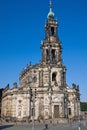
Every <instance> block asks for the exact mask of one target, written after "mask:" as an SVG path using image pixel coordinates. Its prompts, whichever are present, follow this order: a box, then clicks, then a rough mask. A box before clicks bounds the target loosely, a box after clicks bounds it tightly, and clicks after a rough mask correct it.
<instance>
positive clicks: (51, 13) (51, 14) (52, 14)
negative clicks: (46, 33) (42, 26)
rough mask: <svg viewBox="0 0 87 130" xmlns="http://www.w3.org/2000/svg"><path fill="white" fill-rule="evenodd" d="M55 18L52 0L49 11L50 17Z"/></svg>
mask: <svg viewBox="0 0 87 130" xmlns="http://www.w3.org/2000/svg"><path fill="white" fill-rule="evenodd" d="M49 18H54V12H53V11H52V0H50V11H49V13H48V19H49Z"/></svg>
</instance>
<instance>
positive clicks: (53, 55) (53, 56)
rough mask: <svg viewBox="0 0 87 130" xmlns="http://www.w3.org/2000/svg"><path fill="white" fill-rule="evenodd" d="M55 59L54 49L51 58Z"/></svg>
mask: <svg viewBox="0 0 87 130" xmlns="http://www.w3.org/2000/svg"><path fill="white" fill-rule="evenodd" d="M54 59H55V50H54V49H53V50H52V51H51V60H52V61H53V60H54Z"/></svg>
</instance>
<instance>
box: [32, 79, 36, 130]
mask: <svg viewBox="0 0 87 130" xmlns="http://www.w3.org/2000/svg"><path fill="white" fill-rule="evenodd" d="M36 80H37V79H36V78H35V77H34V78H33V79H32V81H31V83H35V82H36ZM35 95H36V89H35V91H33V90H32V88H31V86H30V106H31V108H30V110H31V116H32V130H35V122H34V112H35V106H34V103H35Z"/></svg>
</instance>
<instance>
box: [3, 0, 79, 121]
mask: <svg viewBox="0 0 87 130" xmlns="http://www.w3.org/2000/svg"><path fill="white" fill-rule="evenodd" d="M57 30H58V21H57V20H55V17H54V12H53V11H52V2H50V11H49V13H48V16H47V22H46V24H45V38H44V40H43V41H42V42H41V49H42V59H41V62H40V63H38V64H35V65H32V64H31V63H30V65H28V66H26V67H25V69H24V70H23V71H22V72H21V73H20V78H19V79H20V87H18V86H17V84H16V83H14V87H13V88H12V89H10V88H9V86H7V87H6V88H5V89H4V91H3V96H2V116H4V117H11V118H13V119H16V120H23V119H25V118H26V119H28V120H31V119H32V112H33V116H34V119H35V120H39V121H41V120H43V121H44V120H47V119H48V120H49V121H50V120H51V121H54V120H55V121H58V122H66V121H68V120H67V119H71V118H74V117H78V116H79V114H80V93H79V87H78V86H76V85H75V84H73V86H72V88H69V87H68V86H67V83H66V67H65V66H64V64H63V62H62V45H61V42H60V40H59V37H58V33H57ZM8 104H9V105H8Z"/></svg>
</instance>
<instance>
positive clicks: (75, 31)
mask: <svg viewBox="0 0 87 130" xmlns="http://www.w3.org/2000/svg"><path fill="white" fill-rule="evenodd" d="M52 2H53V11H54V13H55V18H57V19H58V23H59V27H58V35H59V38H60V41H61V42H62V47H63V54H62V57H63V63H64V64H65V66H66V67H67V75H66V77H67V84H68V85H69V86H70V87H71V85H72V83H76V84H77V85H78V84H79V86H80V92H81V101H87V94H86V93H87V0H53V1H52ZM48 12H49V0H0V88H2V87H5V86H6V85H7V84H8V83H9V84H10V87H12V86H13V83H14V82H18V84H19V74H20V72H21V71H22V69H23V68H24V67H26V65H27V64H29V62H30V61H32V64H35V63H38V62H39V61H40V59H41V50H40V43H41V40H43V39H44V25H45V21H46V20H47V14H48Z"/></svg>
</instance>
